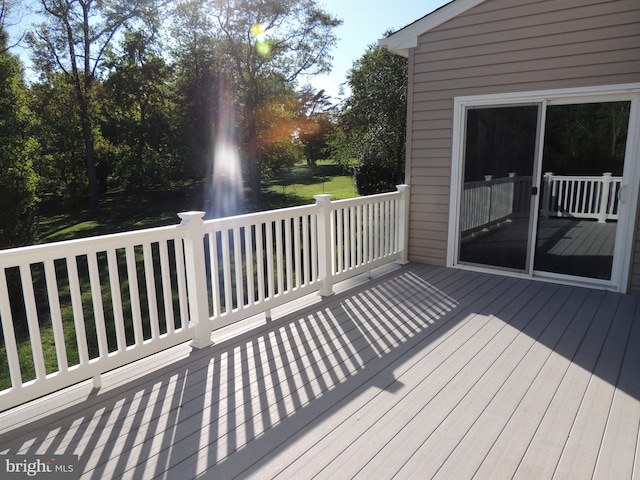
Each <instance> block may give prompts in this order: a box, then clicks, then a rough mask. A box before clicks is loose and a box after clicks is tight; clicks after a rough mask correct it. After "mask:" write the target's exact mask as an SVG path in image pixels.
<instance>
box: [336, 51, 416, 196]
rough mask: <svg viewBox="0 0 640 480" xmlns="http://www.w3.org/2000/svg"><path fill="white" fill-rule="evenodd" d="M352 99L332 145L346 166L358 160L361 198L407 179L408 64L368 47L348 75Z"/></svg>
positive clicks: (339, 122)
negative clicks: (405, 169) (405, 172)
mask: <svg viewBox="0 0 640 480" xmlns="http://www.w3.org/2000/svg"><path fill="white" fill-rule="evenodd" d="M347 82H348V84H349V86H350V88H351V95H350V97H349V98H348V99H347V100H346V101H345V102H344V103H343V105H342V107H341V111H340V113H339V115H338V122H337V126H336V133H335V134H334V135H333V137H332V142H331V143H332V147H333V148H334V151H335V156H336V158H337V159H338V160H339V161H341V162H343V163H344V164H349V163H350V162H351V161H352V159H354V158H355V159H357V160H358V165H357V166H356V167H355V179H356V186H357V188H358V191H359V193H360V194H362V195H368V194H372V193H380V192H385V191H390V190H393V189H394V186H395V185H396V184H398V183H402V181H403V179H404V162H405V138H406V133H405V132H406V119H407V60H406V59H405V58H403V57H400V56H398V55H394V54H393V53H391V52H389V51H388V50H387V49H386V48H384V47H379V46H373V45H372V46H370V47H369V49H368V50H367V52H366V53H365V54H364V55H363V56H362V57H361V58H360V59H359V60H357V61H356V62H355V63H354V66H353V68H352V69H351V70H350V72H349V73H348V75H347Z"/></svg>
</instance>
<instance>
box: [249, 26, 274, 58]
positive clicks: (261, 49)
mask: <svg viewBox="0 0 640 480" xmlns="http://www.w3.org/2000/svg"><path fill="white" fill-rule="evenodd" d="M249 33H251V36H252V37H253V38H255V39H256V52H258V55H260V56H261V57H263V58H269V57H270V56H271V44H270V43H269V41H268V40H267V31H266V30H265V28H264V27H263V26H262V25H261V24H260V23H254V24H253V25H251V28H250V29H249Z"/></svg>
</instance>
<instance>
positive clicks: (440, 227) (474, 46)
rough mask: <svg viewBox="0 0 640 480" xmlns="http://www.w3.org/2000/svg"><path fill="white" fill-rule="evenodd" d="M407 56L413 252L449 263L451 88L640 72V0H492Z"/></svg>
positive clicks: (539, 84)
mask: <svg viewBox="0 0 640 480" xmlns="http://www.w3.org/2000/svg"><path fill="white" fill-rule="evenodd" d="M409 58H410V63H411V64H410V82H409V85H410V98H411V99H412V102H411V105H410V108H409V122H408V125H409V129H408V142H409V145H408V155H409V160H408V162H409V165H408V168H407V172H408V173H409V172H410V178H408V179H407V181H408V182H409V183H410V184H411V216H410V230H409V258H410V260H412V261H416V262H422V263H427V264H433V265H445V264H446V252H447V240H448V218H449V217H448V213H449V212H448V209H449V201H450V198H449V195H450V182H451V152H452V127H453V118H452V117H453V104H454V98H455V97H458V96H469V95H481V94H495V93H509V92H523V91H536V90H546V89H561V88H572V87H589V86H597V85H613V84H622V83H634V82H640V1H639V0H614V1H601V0H545V1H533V0H487V1H486V2H484V3H482V4H481V5H479V6H477V7H475V8H472V9H470V10H468V11H467V12H465V13H463V14H461V15H459V16H458V17H455V18H453V19H452V20H450V21H448V22H446V23H444V24H442V25H440V26H438V27H436V28H434V29H433V30H431V31H429V32H427V33H425V34H424V35H422V36H421V37H420V38H419V42H418V47H417V48H415V49H414V50H413V51H412V52H411V54H410V57H409ZM637 250H638V251H639V252H640V247H638V248H637ZM635 258H636V259H637V262H638V264H637V266H636V267H635V268H634V272H633V275H632V277H633V279H634V283H633V284H634V285H636V288H637V289H638V290H639V291H640V253H638V255H636V257H635Z"/></svg>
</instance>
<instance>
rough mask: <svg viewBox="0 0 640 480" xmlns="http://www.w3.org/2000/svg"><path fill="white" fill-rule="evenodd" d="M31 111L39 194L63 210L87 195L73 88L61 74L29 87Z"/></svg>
mask: <svg viewBox="0 0 640 480" xmlns="http://www.w3.org/2000/svg"><path fill="white" fill-rule="evenodd" d="M30 90H31V98H30V102H29V105H30V108H31V110H32V112H33V114H34V117H35V125H34V129H33V132H34V133H33V135H34V137H35V138H36V141H37V145H38V155H37V158H36V160H35V161H34V168H35V169H36V171H37V172H38V175H39V176H40V179H41V181H40V191H41V192H42V193H43V194H44V193H46V194H47V196H50V197H53V198H55V199H56V201H57V202H62V204H63V205H64V206H65V207H66V208H70V207H73V206H74V205H76V204H79V200H80V199H81V197H82V196H83V195H86V184H87V173H86V168H84V166H83V164H82V163H80V162H78V158H82V156H83V154H84V146H83V143H82V135H81V134H80V126H79V125H80V121H79V118H78V114H77V109H76V107H75V94H74V91H73V86H72V85H71V84H70V83H69V81H68V79H67V78H66V77H65V76H64V75H62V74H52V75H50V76H49V78H48V79H47V80H46V81H44V82H39V83H34V84H33V85H31V89H30Z"/></svg>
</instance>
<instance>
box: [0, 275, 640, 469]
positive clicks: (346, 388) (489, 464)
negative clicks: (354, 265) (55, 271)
mask: <svg viewBox="0 0 640 480" xmlns="http://www.w3.org/2000/svg"><path fill="white" fill-rule="evenodd" d="M305 302H306V303H305ZM297 306H298V307H297V308H298V310H296V306H295V305H288V306H287V307H286V308H284V309H283V310H282V312H284V313H282V314H281V315H280V316H278V315H277V314H276V315H274V320H273V321H272V322H257V323H256V324H255V328H253V329H252V330H250V331H242V329H239V330H238V331H239V332H240V333H238V334H236V335H235V336H230V335H229V334H227V336H224V335H223V334H222V333H221V334H220V335H221V336H220V337H219V341H218V343H217V344H215V345H214V346H212V347H209V348H206V349H203V350H199V351H191V350H190V348H189V347H188V346H186V345H185V346H181V347H176V348H174V349H171V350H169V351H167V352H164V353H161V354H159V355H157V356H154V357H150V358H149V359H145V360H144V361H143V362H141V363H140V364H137V365H134V366H130V367H125V368H123V369H120V370H118V371H116V372H113V373H110V374H107V375H105V378H104V380H103V385H104V387H103V389H102V390H100V391H99V392H96V391H93V392H90V393H86V392H85V390H86V389H85V390H82V389H81V388H80V387H78V389H76V390H74V389H71V390H70V391H69V392H66V393H65V392H63V393H60V394H59V395H60V396H61V397H60V398H62V399H64V398H65V395H68V396H69V401H70V406H69V407H68V408H62V409H61V410H60V411H56V412H54V413H53V414H51V415H50V416H48V417H46V416H44V415H35V414H34V420H33V421H32V422H30V421H28V420H26V419H25V418H26V414H25V412H26V411H27V410H25V408H26V407H19V409H18V410H16V412H18V413H20V415H19V418H21V419H25V420H20V421H21V422H22V425H20V426H18V427H16V426H14V425H13V423H15V422H16V421H17V420H11V418H12V416H11V415H9V414H3V415H0V432H1V433H0V454H2V453H5V454H6V453H11V454H35V453H39V454H53V453H75V454H78V455H79V456H80V467H81V471H82V478H87V479H103V478H132V479H134V478H135V479H138V478H168V479H172V478H184V479H188V478H196V477H200V476H202V477H203V478H225V479H227V478H260V479H264V478H282V479H284V478H291V479H301V478H332V479H335V478H338V479H341V478H363V479H368V478H392V477H394V478H456V479H465V478H479V479H483V478H487V479H489V478H491V479H503V478H504V479H506V478H526V479H536V480H537V479H545V478H552V477H553V476H554V474H556V475H557V478H580V479H582V478H591V477H592V476H593V478H632V475H633V472H634V468H636V466H635V462H637V457H638V455H637V451H638V439H639V435H638V431H639V427H640V379H639V378H638V375H637V372H638V369H639V368H640V349H639V348H637V346H638V342H640V318H639V317H640V312H639V311H638V310H639V307H638V297H635V296H625V295H618V294H614V293H607V292H602V291H598V290H588V289H583V288H578V287H569V286H561V285H555V284H549V283H543V282H538V281H530V280H524V279H514V278H508V277H501V276H493V275H488V274H481V273H476V272H465V271H457V270H451V269H445V268H436V267H427V266H422V265H408V266H405V267H402V268H401V269H399V270H397V271H393V272H390V273H387V274H385V275H383V276H381V277H379V278H374V279H372V280H369V281H365V282H361V281H357V282H353V283H351V284H350V288H346V287H344V288H340V290H339V293H338V294H336V295H334V296H333V297H330V298H326V299H323V300H322V301H318V300H317V298H314V299H311V300H309V299H307V300H300V301H299V302H298V303H297ZM82 392H85V393H82ZM82 395H84V397H82ZM41 405H45V403H44V402H42V403H41ZM9 413H11V412H9ZM13 418H15V416H14V417H13Z"/></svg>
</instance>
